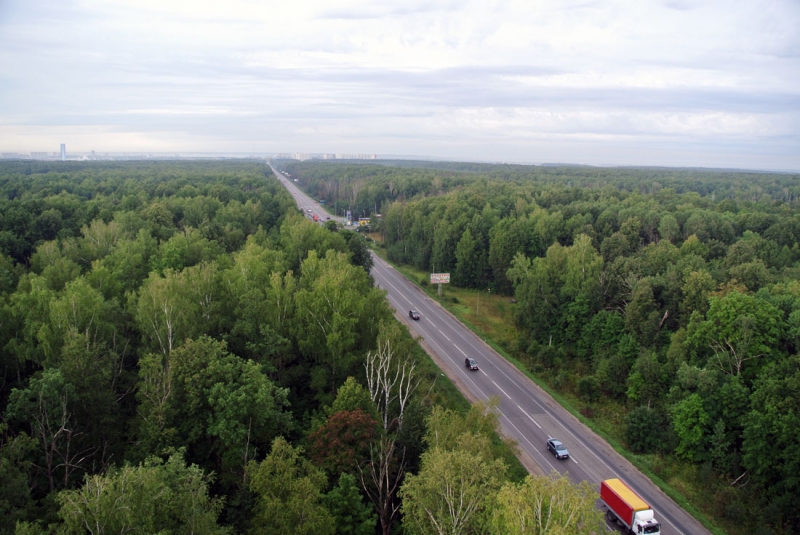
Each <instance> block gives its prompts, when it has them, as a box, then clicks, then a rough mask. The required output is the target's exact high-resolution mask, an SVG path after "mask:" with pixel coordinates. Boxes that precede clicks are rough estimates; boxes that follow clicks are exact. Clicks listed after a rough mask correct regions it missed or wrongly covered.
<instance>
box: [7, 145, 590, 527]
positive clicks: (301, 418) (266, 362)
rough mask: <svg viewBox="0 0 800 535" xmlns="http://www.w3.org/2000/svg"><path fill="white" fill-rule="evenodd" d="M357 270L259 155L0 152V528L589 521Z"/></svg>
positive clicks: (576, 492) (331, 233)
mask: <svg viewBox="0 0 800 535" xmlns="http://www.w3.org/2000/svg"><path fill="white" fill-rule="evenodd" d="M370 267H371V257H370V255H369V253H368V249H367V242H366V240H365V239H364V238H363V237H362V236H361V235H360V234H357V233H355V232H351V231H347V230H343V229H340V228H337V226H336V225H335V224H332V222H328V224H326V225H325V226H319V225H317V224H314V223H312V222H311V221H309V220H308V219H306V218H304V217H303V216H302V215H301V214H300V213H299V211H298V210H297V208H296V206H295V205H294V202H293V200H292V198H291V196H290V195H289V194H288V193H287V192H286V190H285V189H284V188H283V187H282V186H281V185H280V183H279V182H278V181H277V180H276V179H275V178H274V177H273V176H272V173H271V171H269V168H268V167H267V166H265V165H264V162H263V161H262V162H256V161H227V162H124V163H101V162H84V163H77V162H63V163H62V162H58V163H45V162H3V163H1V164H0V309H1V310H2V312H0V416H1V417H2V420H0V482H1V483H2V484H0V533H19V534H34V533H65V534H67V533H69V534H71V533H76V534H77V533H128V532H139V533H164V534H166V533H175V534H179V533H255V534H260V533H265V534H266V533H292V534H295V533H296V534H306V533H307V534H320V535H326V534H359V535H369V534H372V533H383V534H389V533H401V532H405V533H418V534H424V533H430V532H431V531H432V530H433V529H434V528H433V525H434V524H435V525H438V526H450V527H451V528H452V529H453V530H457V531H461V532H464V533H473V532H481V533H490V534H497V535H500V534H508V533H515V532H519V533H522V532H521V531H519V530H520V529H521V527H520V525H517V524H519V522H522V523H523V524H522V525H524V523H525V522H527V523H530V522H533V521H534V518H535V517H537V515H539V518H540V519H541V517H542V515H544V516H545V517H547V521H548V522H549V524H548V525H549V526H551V527H552V526H562V527H563V528H564V529H570V530H571V531H569V532H570V533H578V532H587V531H594V530H595V529H601V528H600V526H601V525H602V524H601V516H600V515H599V513H598V512H597V511H596V510H595V509H594V500H595V498H596V490H594V489H591V488H589V487H588V486H586V485H583V486H577V487H576V486H573V485H570V484H569V482H568V481H567V480H565V479H563V478H558V477H555V476H553V477H545V478H530V477H525V476H526V474H525V473H524V472H523V471H521V468H520V467H519V465H518V464H515V463H514V459H513V455H512V447H510V446H509V444H505V443H503V442H502V441H500V440H499V439H498V436H497V433H496V431H497V428H498V423H497V416H496V410H495V407H494V406H493V405H492V404H489V405H486V406H483V405H476V406H473V407H471V408H470V407H469V406H468V405H467V404H466V402H465V401H464V400H463V398H459V397H458V395H457V393H456V392H455V390H454V388H453V387H452V385H451V384H450V383H448V382H447V381H446V380H445V379H444V377H443V376H442V375H441V374H440V373H439V372H438V370H436V369H435V367H433V365H432V363H431V362H430V361H429V360H427V359H426V358H424V355H423V354H422V352H421V349H420V348H419V346H418V345H417V344H416V342H415V341H414V340H413V339H412V338H411V337H410V335H409V334H408V332H407V331H406V330H405V329H403V328H401V327H400V324H399V323H397V322H396V321H395V320H394V318H393V316H392V311H391V310H390V308H389V307H388V304H387V301H386V299H385V295H384V292H383V291H382V290H380V289H378V288H376V287H375V285H374V282H373V280H372V277H371V276H370V274H369V269H370ZM442 481H449V482H450V483H451V485H450V486H449V487H448V488H449V489H453V490H454V492H453V493H452V494H448V493H443V492H442V491H441V489H442V487H441V482H442ZM542 496H546V497H547V500H549V501H548V503H545V504H544V507H540V508H539V509H537V510H536V511H533V510H532V509H531V508H530V507H529V506H528V502H526V500H530V501H531V502H537V503H539V504H540V505H541V504H542V502H541V497H542ZM520 497H523V498H522V499H521V498H520ZM515 523H516V524H515ZM447 529H450V528H447ZM564 532H565V533H566V532H567V531H564Z"/></svg>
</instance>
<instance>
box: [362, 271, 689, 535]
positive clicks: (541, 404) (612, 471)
mask: <svg viewBox="0 0 800 535" xmlns="http://www.w3.org/2000/svg"><path fill="white" fill-rule="evenodd" d="M381 260H382V259H381ZM376 264H377V263H376ZM385 267H387V268H388V267H389V264H385ZM384 278H385V277H384ZM386 283H387V284H388V285H389V286H391V287H392V288H394V290H395V291H396V292H397V293H398V294H399V295H401V296H402V297H403V298H404V299H406V301H408V302H409V303H411V301H409V300H408V298H406V297H405V295H404V294H403V292H401V291H400V290H398V289H397V287H396V286H395V285H394V284H392V283H391V282H389V281H388V280H387V281H386ZM439 332H441V331H439ZM455 332H456V333H458V334H459V336H460V337H461V338H462V339H463V340H464V341H465V342H467V344H468V345H469V346H470V347H473V348H474V345H473V344H472V343H471V342H470V341H469V340H467V339H466V338H465V336H464V335H463V334H462V333H461V332H460V330H459V329H456V330H455ZM469 332H470V333H471V331H469ZM442 334H443V335H444V333H442ZM473 334H474V333H473ZM445 338H447V336H445ZM428 341H429V342H431V343H433V344H434V345H436V346H437V347H439V345H438V344H436V342H434V341H433V340H428ZM448 341H450V339H449V338H448ZM484 344H485V342H484ZM454 347H456V349H458V350H459V351H461V348H459V347H458V346H455V344H454ZM488 349H489V352H490V355H491V357H492V358H499V359H500V360H501V361H502V362H503V363H504V364H506V365H509V366H511V364H510V363H509V362H508V361H506V360H505V359H504V358H503V357H500V356H499V355H497V352H496V351H494V349H492V348H491V347H489V348H488ZM439 351H440V354H441V355H444V356H447V354H446V353H445V352H444V351H443V350H442V348H441V347H439ZM461 353H462V354H464V355H466V353H464V352H463V351H461ZM451 362H452V359H451ZM458 368H459V369H461V366H459V367H458ZM495 369H497V370H498V371H500V373H501V374H503V376H505V377H506V379H508V380H509V381H511V383H512V384H514V386H516V387H517V388H519V389H520V390H521V391H522V393H523V395H524V396H526V397H528V399H529V400H530V401H532V402H533V403H535V404H536V405H537V406H538V407H540V408H541V409H542V411H543V412H544V413H545V414H547V415H548V416H549V417H550V418H551V419H552V420H553V421H554V423H556V424H558V425H559V426H561V428H562V429H564V431H566V433H567V434H568V435H569V436H570V437H572V438H573V439H574V440H575V441H576V442H578V443H579V444H580V445H581V446H583V447H584V448H586V450H587V451H588V452H589V453H590V454H592V456H594V458H595V459H597V460H598V461H600V463H601V464H602V465H603V466H605V467H606V468H607V469H608V470H609V471H610V472H611V473H612V474H614V475H615V476H617V477H620V474H619V473H618V472H617V471H616V470H614V469H613V468H611V467H610V466H609V465H608V464H606V462H605V461H603V460H602V459H601V458H600V457H599V456H598V455H597V454H596V453H595V452H593V451H592V450H591V449H590V448H589V447H588V446H586V444H585V443H584V441H582V440H581V439H579V438H578V437H577V436H575V435H574V434H573V433H572V432H571V431H570V430H569V429H567V427H566V426H565V425H564V424H563V423H562V422H561V421H560V420H559V419H558V418H556V417H555V415H554V414H553V413H551V412H550V411H549V410H548V409H547V407H546V406H545V405H544V404H543V403H542V402H540V401H539V400H538V399H536V398H535V397H534V396H533V394H532V393H531V392H530V391H528V389H527V388H524V387H523V386H522V384H520V382H519V381H518V380H517V379H516V378H514V377H510V376H509V375H508V374H507V373H505V371H504V370H503V369H502V368H501V367H500V366H497V367H496V368H495ZM513 369H514V370H515V371H516V372H517V373H522V372H520V371H519V370H517V369H516V368H513ZM461 371H462V372H463V370H461ZM467 377H468V378H469V376H468V375H467ZM468 380H469V382H470V383H472V385H473V386H474V387H475V389H476V390H477V391H478V392H480V393H481V394H482V395H483V396H484V399H488V397H487V396H486V394H485V393H484V392H483V390H481V389H480V388H478V386H477V385H476V384H475V383H474V382H473V381H472V380H470V379H468ZM492 382H493V383H494V381H492ZM494 384H495V386H497V383H494ZM497 388H498V389H500V391H501V392H503V394H505V395H506V396H507V397H508V398H509V399H511V396H509V395H508V394H506V392H505V391H504V390H503V389H501V388H500V387H499V386H498V387H497ZM523 412H524V411H523ZM503 417H504V418H505V419H506V420H507V421H508V423H509V425H511V426H512V427H514V429H516V430H517V432H519V429H517V427H516V426H515V425H514V424H513V423H511V421H510V420H508V418H507V417H506V416H505V415H503ZM528 417H529V418H530V416H528ZM534 423H536V422H534ZM537 425H538V424H537ZM540 428H541V426H540ZM520 435H521V436H522V437H523V439H524V440H525V442H527V443H528V444H530V446H531V448H532V449H533V450H534V451H537V452H538V449H536V448H535V447H534V446H533V444H531V442H530V441H529V440H528V439H527V438H526V437H525V436H524V435H522V434H521V433H520ZM540 456H541V457H542V458H543V459H545V462H546V463H547V464H548V466H550V468H551V469H553V470H555V467H554V466H553V465H552V464H550V462H549V461H548V460H547V459H546V458H545V457H544V456H543V455H541V454H540ZM570 458H572V457H570ZM573 460H574V459H573ZM575 462H576V463H577V461H575ZM653 511H654V512H655V511H656V510H655V509H653ZM661 518H663V519H664V520H665V521H666V522H667V523H668V524H669V525H670V526H672V527H673V528H674V529H675V531H677V532H678V534H679V535H683V532H682V531H681V530H679V529H678V528H677V527H676V526H675V524H673V523H672V522H670V521H669V518H667V517H666V516H662V517H661Z"/></svg>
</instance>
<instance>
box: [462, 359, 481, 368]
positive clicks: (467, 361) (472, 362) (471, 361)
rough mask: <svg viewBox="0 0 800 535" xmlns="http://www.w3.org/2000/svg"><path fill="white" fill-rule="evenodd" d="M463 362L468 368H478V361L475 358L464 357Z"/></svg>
mask: <svg viewBox="0 0 800 535" xmlns="http://www.w3.org/2000/svg"><path fill="white" fill-rule="evenodd" d="M464 364H466V366H467V369H468V370H477V369H478V361H477V360H475V359H471V358H469V357H467V358H465V359H464Z"/></svg>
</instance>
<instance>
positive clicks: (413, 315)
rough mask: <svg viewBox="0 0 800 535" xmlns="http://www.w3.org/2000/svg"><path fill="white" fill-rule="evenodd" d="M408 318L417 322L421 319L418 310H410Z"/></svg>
mask: <svg viewBox="0 0 800 535" xmlns="http://www.w3.org/2000/svg"><path fill="white" fill-rule="evenodd" d="M408 317H409V318H411V319H412V320H415V321H416V320H418V319H419V312H417V311H416V310H409V311H408Z"/></svg>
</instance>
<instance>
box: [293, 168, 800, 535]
mask: <svg viewBox="0 0 800 535" xmlns="http://www.w3.org/2000/svg"><path fill="white" fill-rule="evenodd" d="M279 165H280V166H281V168H282V169H284V170H286V171H288V172H290V173H291V175H292V178H294V179H296V180H298V182H299V184H300V185H301V186H302V187H303V188H304V189H306V191H308V192H310V193H311V194H312V195H314V196H316V197H318V198H321V199H324V200H326V201H327V203H328V204H329V205H331V206H333V207H334V209H335V210H336V211H337V212H338V213H340V214H341V213H342V210H343V209H348V208H350V209H352V210H353V211H354V212H355V213H356V214H357V215H358V216H361V215H367V214H373V216H374V217H373V219H372V222H371V226H372V230H373V231H376V232H377V233H379V235H380V236H381V238H382V239H383V246H385V247H386V252H387V254H388V256H389V258H390V259H391V260H393V261H395V262H398V263H402V264H408V265H411V266H414V267H415V268H417V269H420V270H424V271H430V272H433V271H436V272H450V273H451V281H452V283H453V284H454V285H457V286H461V287H465V288H477V289H484V290H489V291H491V292H495V293H500V294H505V295H508V296H513V297H514V299H515V300H516V303H517V304H516V305H515V306H516V307H517V313H516V323H517V329H518V332H519V336H518V339H517V340H516V341H515V343H514V344H512V346H511V347H507V348H506V349H507V350H508V351H509V353H511V354H512V355H513V356H514V357H516V358H517V359H518V360H519V361H520V362H522V363H523V364H524V365H525V366H527V367H528V369H529V370H530V371H531V372H532V373H535V374H536V375H538V376H539V377H542V378H544V379H545V380H547V381H549V382H550V384H551V385H552V386H553V387H554V388H555V389H557V390H558V391H560V392H562V393H565V394H569V395H571V396H574V398H575V399H577V400H579V403H580V409H581V411H582V412H583V413H584V414H585V415H587V417H590V418H591V417H593V416H594V417H597V418H605V419H606V420H612V421H617V422H619V426H618V427H619V429H621V432H620V436H619V439H620V441H621V442H623V443H624V444H625V446H626V447H627V448H628V449H629V450H630V451H631V452H633V453H636V454H641V455H649V456H651V458H661V459H668V460H669V462H671V463H673V464H674V463H677V464H679V465H681V466H684V467H687V468H689V469H691V470H690V471H691V473H693V474H696V480H695V484H699V485H701V486H702V487H703V488H704V492H705V494H706V495H707V504H706V508H705V509H706V511H707V512H708V513H709V514H710V515H711V516H713V517H714V518H716V519H717V520H718V521H719V522H720V524H722V525H725V526H726V528H727V529H729V530H730V531H732V532H736V533H755V532H759V533H790V532H793V531H794V529H795V526H796V525H798V523H800V513H798V511H800V509H799V508H798V507H797V503H796V501H797V497H798V496H800V477H798V475H800V355H798V350H800V338H799V337H800V245H799V244H798V242H800V201H798V200H797V197H798V194H800V176H798V175H797V174H769V173H752V172H732V171H715V170H692V169H683V170H681V169H632V168H592V167H557V166H541V167H539V166H510V165H498V166H490V165H483V164H474V165H473V164H436V163H431V162H422V163H420V162H415V163H408V164H401V163H400V162H392V163H391V165H389V164H387V165H380V164H368V165H367V164H355V163H347V164H337V163H329V162H326V163H322V162H293V161H283V162H280V164H279ZM378 213H380V217H377V214H378ZM698 481H699V483H698Z"/></svg>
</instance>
